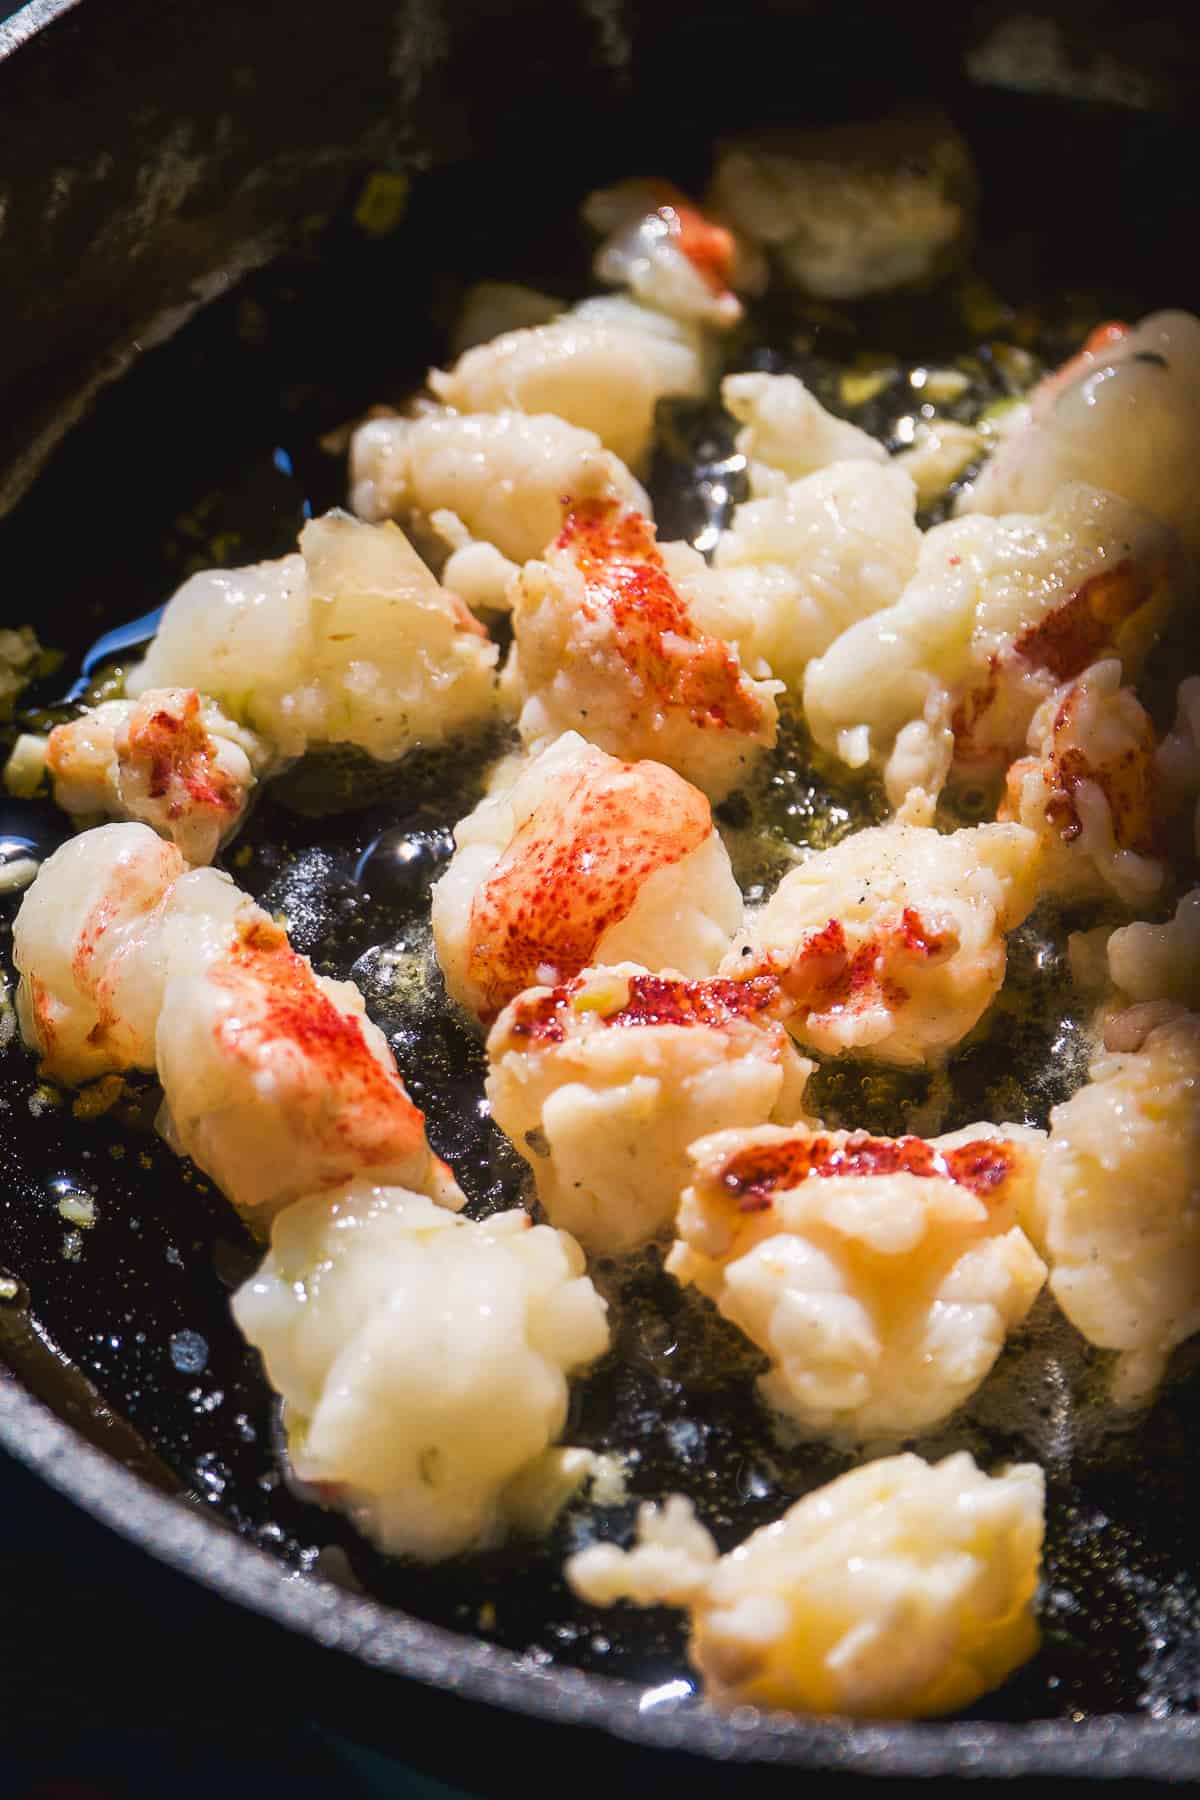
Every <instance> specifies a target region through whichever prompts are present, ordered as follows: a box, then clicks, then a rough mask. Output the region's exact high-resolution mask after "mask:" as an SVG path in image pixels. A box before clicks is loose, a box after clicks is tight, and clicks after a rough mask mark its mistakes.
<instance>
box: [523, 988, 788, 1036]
mask: <svg viewBox="0 0 1200 1800" xmlns="http://www.w3.org/2000/svg"><path fill="white" fill-rule="evenodd" d="M583 985H584V983H583V982H582V981H572V982H570V983H568V984H567V985H565V986H563V987H556V988H554V989H553V990H552V991H551V992H550V993H548V994H540V995H539V996H538V998H537V999H536V1000H532V999H531V1000H520V1001H518V1002H517V1006H516V1010H515V1013H514V1016H513V1021H512V1026H511V1030H510V1035H511V1036H512V1037H514V1038H527V1039H529V1040H531V1041H538V1040H540V1041H541V1042H543V1043H561V1042H562V1040H563V1038H564V1037H565V1036H566V1026H565V1024H564V1022H563V1015H564V1013H565V1012H566V1011H567V1008H568V1007H569V1006H570V1003H571V1001H572V999H573V998H574V996H575V995H576V994H578V993H579V991H580V989H581V988H582V987H583ZM779 997H780V988H779V983H778V981H777V980H775V978H774V977H773V976H770V975H760V976H757V977H756V978H755V979H754V980H752V981H726V980H712V981H683V980H674V979H672V978H671V977H669V976H666V975H635V976H634V977H633V978H632V980H631V981H630V983H629V998H628V1000H627V1001H626V1003H625V1005H624V1006H622V1007H621V1008H620V1009H619V1010H618V1011H616V1012H610V1013H602V1014H596V1013H592V1014H589V1017H593V1018H597V1019H598V1020H599V1022H600V1024H601V1025H605V1026H621V1027H630V1026H633V1027H636V1026H639V1025H684V1026H687V1025H707V1026H712V1027H715V1028H716V1029H717V1030H720V1029H721V1028H722V1026H725V1025H729V1024H732V1023H733V1022H734V1021H735V1020H737V1019H748V1018H756V1017H758V1016H759V1015H761V1014H762V1013H765V1012H768V1011H769V1010H770V1009H771V1008H772V1007H773V1006H774V1005H776V1003H777V1002H778V1000H779Z"/></svg>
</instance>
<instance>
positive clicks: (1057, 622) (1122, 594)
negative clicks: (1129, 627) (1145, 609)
mask: <svg viewBox="0 0 1200 1800" xmlns="http://www.w3.org/2000/svg"><path fill="white" fill-rule="evenodd" d="M1153 588H1154V582H1153V579H1152V577H1151V575H1150V573H1149V572H1148V571H1147V570H1145V569H1141V568H1138V567H1136V566H1135V565H1134V563H1133V562H1132V561H1131V560H1130V559H1129V558H1128V557H1126V558H1125V559H1124V561H1122V562H1119V563H1117V564H1116V566H1115V567H1114V568H1112V569H1101V570H1100V571H1099V572H1098V573H1097V574H1095V575H1092V576H1089V578H1088V580H1087V581H1085V582H1084V583H1083V585H1082V586H1081V587H1079V588H1078V589H1076V591H1075V593H1073V594H1072V595H1071V598H1070V599H1069V600H1066V601H1064V602H1063V604H1062V605H1061V606H1057V607H1055V609H1054V611H1053V612H1052V613H1048V614H1047V615H1046V617H1045V618H1044V619H1041V620H1039V622H1038V623H1037V624H1036V625H1031V626H1030V627H1029V629H1028V630H1027V631H1024V632H1022V633H1021V635H1020V637H1019V638H1017V640H1016V642H1015V643H1014V644H1013V649H1014V651H1015V652H1016V654H1017V655H1018V656H1020V657H1023V658H1024V659H1025V661H1026V662H1029V663H1032V664H1033V665H1034V666H1035V667H1036V668H1041V669H1048V670H1049V671H1050V673H1051V674H1052V675H1053V676H1054V677H1055V679H1056V680H1057V681H1072V680H1074V678H1075V676H1076V675H1081V674H1082V673H1083V671H1084V669H1086V668H1087V666H1088V664H1089V663H1093V662H1095V661H1096V658H1097V657H1098V656H1099V654H1100V652H1101V651H1102V650H1108V649H1111V648H1112V647H1113V645H1114V640H1115V638H1116V635H1117V631H1118V628H1119V627H1120V626H1121V625H1123V624H1124V623H1125V621H1126V620H1127V619H1129V618H1132V616H1133V614H1134V613H1135V612H1137V611H1138V610H1139V608H1140V607H1142V606H1144V605H1145V604H1146V602H1147V600H1149V598H1150V596H1151V593H1152V592H1153Z"/></svg>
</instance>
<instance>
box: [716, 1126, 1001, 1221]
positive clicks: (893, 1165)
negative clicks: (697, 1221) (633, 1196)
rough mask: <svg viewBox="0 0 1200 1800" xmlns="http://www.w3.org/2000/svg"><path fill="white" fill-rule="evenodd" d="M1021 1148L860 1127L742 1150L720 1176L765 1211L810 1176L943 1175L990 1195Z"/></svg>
mask: <svg viewBox="0 0 1200 1800" xmlns="http://www.w3.org/2000/svg"><path fill="white" fill-rule="evenodd" d="M1015 1160H1016V1159H1015V1149H1014V1146H1013V1144H1012V1143H1010V1142H1009V1141H1008V1140H1006V1139H995V1138H978V1139H975V1140H974V1141H973V1142H971V1143H969V1144H960V1145H959V1146H958V1147H957V1148H956V1149H953V1150H935V1149H934V1147H933V1145H932V1144H928V1143H926V1141H925V1139H924V1138H919V1137H901V1138H874V1137H869V1136H868V1135H867V1134H866V1132H856V1133H855V1134H854V1135H853V1136H851V1137H848V1138H847V1139H846V1140H845V1141H844V1142H843V1143H840V1144H838V1143H835V1142H834V1141H833V1139H832V1138H828V1137H811V1138H810V1137H797V1138H788V1139H786V1140H785V1141H784V1142H782V1143H777V1144H755V1145H753V1146H752V1147H751V1148H749V1149H746V1150H739V1151H738V1152H737V1154H736V1155H735V1156H732V1157H731V1158H730V1159H729V1161H728V1162H727V1163H726V1164H725V1166H724V1168H723V1169H722V1170H721V1172H720V1174H719V1176H718V1177H717V1180H718V1181H719V1183H720V1185H721V1186H722V1187H724V1188H725V1189H726V1190H727V1191H728V1192H729V1193H730V1194H732V1195H734V1196H735V1197H736V1198H737V1199H738V1201H739V1210H740V1211H743V1212H761V1211H762V1210H764V1208H765V1207H767V1206H769V1205H770V1203H771V1202H770V1195H771V1194H772V1193H774V1192H776V1191H777V1190H779V1189H781V1188H782V1189H785V1190H786V1189H788V1188H795V1187H799V1186H800V1183H801V1182H802V1181H806V1180H808V1179H809V1177H810V1176H816V1177H832V1176H859V1175H896V1174H905V1175H917V1176H921V1177H926V1178H928V1177H932V1176H940V1177H941V1178H942V1179H943V1180H944V1181H953V1182H957V1183H958V1185H959V1186H961V1187H968V1188H970V1189H971V1191H972V1193H975V1194H978V1195H979V1196H980V1197H981V1198H984V1197H986V1196H988V1195H990V1194H992V1193H994V1192H995V1190H996V1189H997V1188H998V1187H1000V1186H1001V1185H1002V1184H1003V1182H1004V1181H1006V1180H1007V1178H1008V1176H1009V1174H1010V1173H1011V1171H1012V1168H1013V1165H1014V1162H1015Z"/></svg>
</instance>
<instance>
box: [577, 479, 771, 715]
mask: <svg viewBox="0 0 1200 1800" xmlns="http://www.w3.org/2000/svg"><path fill="white" fill-rule="evenodd" d="M566 504H567V512H566V517H565V519H564V522H563V530H562V534H561V536H560V537H559V538H558V540H557V544H556V546H555V547H556V548H557V549H560V550H566V551H567V552H568V553H569V554H570V556H571V558H572V560H573V561H574V563H575V565H576V567H577V568H578V569H579V571H580V573H581V574H582V576H583V578H584V582H585V586H586V592H585V599H584V611H585V613H586V614H587V616H588V617H590V618H593V619H594V618H600V617H603V616H605V615H607V616H608V617H609V618H610V619H611V620H612V623H613V626H614V628H615V631H616V638H617V649H618V651H619V653H620V656H621V660H622V661H623V662H624V664H625V666H626V668H627V669H628V670H629V671H630V673H631V674H632V675H633V676H635V677H636V679H637V681H638V683H639V684H640V687H641V690H642V692H643V693H645V694H647V695H649V696H651V697H652V698H653V700H654V703H655V704H656V705H657V706H662V707H678V708H681V709H682V710H683V711H684V712H686V713H687V715H688V718H689V719H690V721H691V722H692V724H693V725H697V726H700V727H701V728H707V729H715V730H720V731H744V732H756V731H758V730H759V729H760V728H761V726H762V722H763V710H762V706H761V705H760V703H759V701H758V700H757V699H756V698H755V695H754V693H753V690H752V689H751V688H750V686H749V684H748V683H747V682H746V681H745V679H744V677H743V674H742V668H741V664H740V663H739V661H738V659H737V656H736V654H735V652H734V651H733V650H732V649H731V648H730V646H729V645H728V644H726V643H723V642H722V640H721V639H720V638H715V637H710V636H709V635H708V634H707V632H703V631H701V630H700V629H699V628H698V627H697V625H696V623H695V621H694V620H693V618H692V616H691V614H690V613H689V611H688V609H687V606H686V605H685V604H684V602H683V600H682V599H681V598H680V596H679V594H678V593H677V592H676V591H675V588H674V586H673V584H672V582H671V579H670V576H669V575H668V574H667V571H666V569H665V567H664V566H663V560H662V556H661V555H660V553H659V549H658V545H657V544H656V542H655V537H654V527H653V526H652V525H651V524H650V523H649V521H648V520H647V519H645V518H643V516H642V514H641V513H639V512H633V511H623V510H622V509H621V507H620V504H619V503H618V502H617V501H615V500H611V499H610V500H581V501H570V500H569V501H568V502H567V503H566ZM668 640H670V641H669V642H668Z"/></svg>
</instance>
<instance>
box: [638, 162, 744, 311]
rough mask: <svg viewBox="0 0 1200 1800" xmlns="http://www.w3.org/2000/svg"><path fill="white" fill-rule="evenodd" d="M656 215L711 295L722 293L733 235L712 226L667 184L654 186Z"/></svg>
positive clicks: (729, 270) (729, 273)
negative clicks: (705, 284)
mask: <svg viewBox="0 0 1200 1800" xmlns="http://www.w3.org/2000/svg"><path fill="white" fill-rule="evenodd" d="M654 197H655V199H656V200H657V201H658V209H657V210H658V216H659V218H660V219H662V220H663V221H664V222H665V223H666V224H667V225H668V226H669V227H670V230H671V235H672V236H673V237H674V238H675V239H676V240H677V241H678V244H679V248H680V249H681V250H682V251H683V254H684V255H685V256H686V257H687V259H688V261H689V262H690V263H691V265H692V267H693V268H694V269H695V271H696V273H697V274H698V275H701V276H703V278H704V280H705V281H706V282H707V283H708V285H709V287H710V288H711V289H712V291H713V293H714V294H722V293H725V292H726V291H727V290H728V288H729V284H730V281H731V279H732V276H733V265H734V261H735V259H736V256H737V246H736V244H735V242H734V238H733V233H732V232H731V231H726V229H725V227H724V226H723V225H714V224H713V222H712V220H711V219H707V218H705V216H704V214H703V213H702V212H701V211H700V208H699V207H698V206H693V205H692V203H691V201H690V200H688V199H686V198H685V196H684V195H683V194H681V193H680V192H679V189H678V188H675V187H672V185H671V183H670V182H669V181H656V182H655V183H654Z"/></svg>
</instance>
